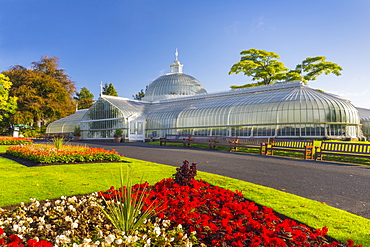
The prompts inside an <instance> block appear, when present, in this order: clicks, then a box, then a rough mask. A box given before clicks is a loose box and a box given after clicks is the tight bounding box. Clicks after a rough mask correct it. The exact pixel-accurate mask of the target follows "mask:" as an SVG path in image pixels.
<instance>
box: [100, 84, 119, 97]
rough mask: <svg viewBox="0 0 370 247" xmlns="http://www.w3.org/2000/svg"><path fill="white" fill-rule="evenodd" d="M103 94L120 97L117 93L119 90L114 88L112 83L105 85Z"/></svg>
mask: <svg viewBox="0 0 370 247" xmlns="http://www.w3.org/2000/svg"><path fill="white" fill-rule="evenodd" d="M102 94H104V95H110V96H116V97H118V93H117V90H116V88H115V87H114V86H113V84H112V83H109V85H108V83H105V85H104V87H103V92H102Z"/></svg>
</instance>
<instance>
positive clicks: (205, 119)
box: [48, 82, 370, 139]
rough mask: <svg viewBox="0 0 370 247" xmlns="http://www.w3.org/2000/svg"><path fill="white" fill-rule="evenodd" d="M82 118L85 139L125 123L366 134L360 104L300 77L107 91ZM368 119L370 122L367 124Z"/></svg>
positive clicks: (165, 128) (198, 130) (152, 133)
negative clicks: (198, 90)
mask: <svg viewBox="0 0 370 247" xmlns="http://www.w3.org/2000/svg"><path fill="white" fill-rule="evenodd" d="M166 90H167V89H166ZM166 90H164V89H163V90H162V92H164V91H166ZM166 92H169V91H166ZM76 114H77V113H76ZM369 116H370V111H369ZM77 119H79V120H81V121H80V125H81V130H82V138H84V139H88V138H93V139H99V138H113V134H114V131H115V130H116V129H123V130H124V134H125V137H126V138H128V137H130V138H131V137H132V135H133V134H134V133H135V135H136V136H138V135H139V134H140V135H141V134H142V130H143V129H145V137H146V138H159V137H163V136H164V135H165V134H193V135H220V136H240V137H276V138H328V139H343V138H356V137H357V138H362V137H363V136H362V132H361V124H360V115H359V110H357V109H356V108H355V107H354V106H353V105H352V104H351V103H349V102H348V101H346V100H343V99H341V98H338V97H336V96H333V95H331V94H327V93H322V92H319V91H317V90H314V89H311V88H309V87H306V86H304V85H303V84H301V83H300V82H290V83H281V84H274V85H269V86H260V87H254V88H246V89H240V90H234V91H228V92H222V93H214V94H198V95H193V96H186V97H180V98H172V99H162V100H161V101H159V102H155V103H149V102H146V101H135V100H129V99H124V98H120V97H113V96H104V95H103V96H102V97H101V98H99V100H98V101H97V102H96V103H95V104H94V105H93V106H92V107H91V108H90V109H89V110H88V111H85V113H84V114H83V116H82V117H81V116H80V117H77ZM369 119H370V118H369ZM79 120H77V122H78V121H79ZM58 121H60V122H59V123H58ZM58 121H56V122H54V123H52V124H50V125H49V127H48V128H49V130H50V131H52V130H53V128H54V129H55V130H56V129H57V127H56V126H61V125H62V122H63V121H64V122H67V121H66V120H63V121H61V120H58ZM368 123H369V127H366V126H368V125H367V124H368ZM58 124H59V125H58ZM362 124H363V126H364V129H365V130H364V134H365V133H367V132H366V128H369V135H370V121H367V122H366V121H365V120H363V121H362ZM53 126H54V127H53ZM132 126H136V128H137V130H135V129H134V127H132ZM138 126H139V127H138ZM58 128H59V129H58V130H61V131H64V130H62V129H61V127H58ZM129 128H131V130H130V129H129ZM139 130H140V131H139ZM72 131H73V129H71V132H72ZM49 133H52V132H49Z"/></svg>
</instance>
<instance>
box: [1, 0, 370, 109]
mask: <svg viewBox="0 0 370 247" xmlns="http://www.w3.org/2000/svg"><path fill="white" fill-rule="evenodd" d="M0 9H1V13H0V71H4V70H7V69H9V67H10V66H13V65H18V64H19V65H22V66H25V67H29V66H30V64H31V62H33V61H39V60H40V58H41V56H45V55H48V56H56V57H59V58H60V63H59V64H60V67H61V68H63V69H65V70H66V73H67V74H68V75H69V76H70V77H71V79H72V80H74V81H75V82H76V86H77V87H78V88H81V87H87V88H88V89H89V90H90V91H91V92H92V93H93V94H94V95H95V99H97V98H98V96H99V92H100V82H101V81H102V82H103V83H113V84H114V86H115V87H116V89H117V91H118V94H119V96H121V97H126V98H132V97H131V96H132V95H133V94H135V93H137V92H138V91H140V89H144V88H145V86H146V85H148V84H149V83H150V82H151V81H153V80H154V79H156V78H157V77H158V76H160V75H163V74H165V73H168V72H170V67H169V66H170V65H171V64H172V62H173V61H174V60H175V50H176V48H177V49H178V51H179V61H180V62H181V63H182V64H183V65H184V68H183V72H184V73H186V74H189V75H192V76H194V77H195V78H197V79H198V80H199V81H200V82H201V83H202V84H203V85H204V86H205V88H206V89H207V90H208V92H218V91H225V90H229V88H230V86H231V85H242V84H245V83H248V82H250V81H251V79H250V78H249V77H246V76H244V75H228V72H229V69H230V67H231V66H232V65H233V64H234V63H236V62H238V61H239V60H240V54H239V53H240V51H242V50H248V49H251V48H255V49H261V50H266V51H272V52H275V53H277V54H278V55H280V58H281V59H280V61H282V62H283V63H285V65H286V67H288V68H292V69H293V68H294V67H295V66H296V65H297V64H299V63H300V62H301V61H302V60H304V59H305V58H307V57H313V56H325V57H326V58H327V60H328V61H331V62H335V63H337V64H339V65H340V66H342V67H343V69H344V70H343V73H342V75H341V76H339V77H336V76H334V75H328V76H325V75H322V76H320V77H319V78H318V79H317V80H316V81H313V82H310V83H309V84H308V85H309V86H310V87H312V88H320V89H322V90H324V91H327V92H331V93H335V94H338V95H340V96H342V97H345V98H348V99H350V100H351V101H352V103H353V104H354V105H356V106H358V107H365V108H370V15H369V13H370V1H368V0H351V1H348V0H310V1H297V0H294V1H290V0H286V1H285V0H281V1H275V0H260V1H254V0H228V1H221V0H218V1H215V0H213V1H208V0H186V1H177V0H172V1H167V0H163V1H161V0H132V1H131V0H32V1H31V0H0Z"/></svg>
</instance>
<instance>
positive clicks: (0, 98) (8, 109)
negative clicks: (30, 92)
mask: <svg viewBox="0 0 370 247" xmlns="http://www.w3.org/2000/svg"><path fill="white" fill-rule="evenodd" d="M12 84H13V83H12V82H11V81H10V80H9V77H7V76H5V75H3V74H0V121H1V122H3V120H4V118H8V117H9V114H13V113H15V111H16V109H17V97H14V96H10V95H9V90H10V88H11V86H12Z"/></svg>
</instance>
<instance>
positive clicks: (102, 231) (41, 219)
mask: <svg viewBox="0 0 370 247" xmlns="http://www.w3.org/2000/svg"><path fill="white" fill-rule="evenodd" d="M102 204H103V203H102V199H99V198H97V193H94V194H91V195H87V196H82V197H81V198H77V197H61V198H60V199H58V200H56V201H46V202H45V203H44V204H41V203H40V202H38V201H36V200H35V199H31V203H30V204H29V205H24V204H22V205H21V206H20V207H18V208H16V209H15V210H13V211H12V212H9V211H6V210H5V211H2V210H1V208H0V246H8V247H11V246H12V247H13V246H22V245H21V244H23V245H25V246H29V247H42V246H44V247H49V246H53V245H56V246H72V245H73V246H99V245H105V246H111V245H119V246H166V244H169V243H171V244H172V246H191V244H193V243H194V244H195V243H197V240H196V238H195V237H194V235H193V234H188V235H187V234H186V233H184V230H183V229H182V227H181V225H179V226H176V227H171V226H170V225H172V224H170V222H169V221H168V220H160V219H159V218H156V219H152V220H151V221H147V222H146V223H145V224H144V225H142V226H141V227H140V228H139V229H137V231H136V232H135V234H134V235H130V236H127V235H126V234H125V233H124V232H121V231H119V230H116V229H114V227H113V225H112V224H111V223H110V222H109V221H108V220H107V219H106V217H105V216H104V214H103V213H102V211H101V210H100V208H99V205H102ZM167 246H168V245H167Z"/></svg>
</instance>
